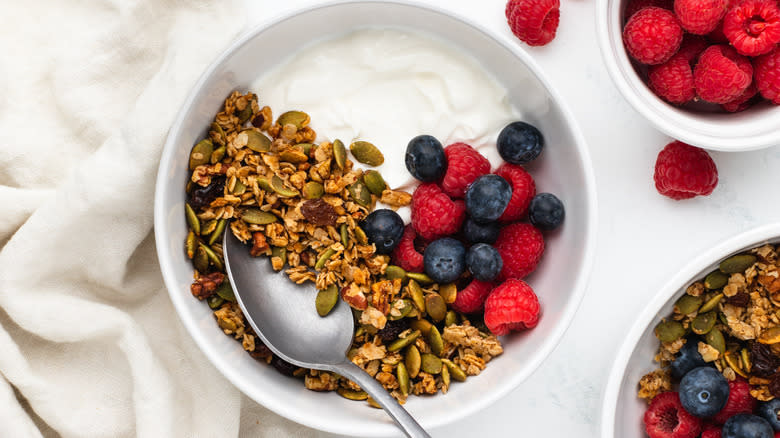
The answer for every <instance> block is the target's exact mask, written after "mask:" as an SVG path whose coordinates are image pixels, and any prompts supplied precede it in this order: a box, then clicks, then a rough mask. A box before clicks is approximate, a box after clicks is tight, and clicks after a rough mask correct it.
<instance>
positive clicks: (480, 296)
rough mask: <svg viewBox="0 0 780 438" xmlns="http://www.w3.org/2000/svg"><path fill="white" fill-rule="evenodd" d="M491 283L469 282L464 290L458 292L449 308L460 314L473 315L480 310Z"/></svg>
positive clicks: (490, 289) (491, 286)
mask: <svg viewBox="0 0 780 438" xmlns="http://www.w3.org/2000/svg"><path fill="white" fill-rule="evenodd" d="M492 290H493V283H491V282H489V281H479V280H471V283H469V285H468V286H466V288H465V289H463V290H462V291H460V292H458V296H457V298H455V302H454V303H452V305H451V306H450V307H452V308H453V310H455V311H456V312H460V313H474V312H478V311H480V310H482V307H483V306H484V304H485V298H487V296H488V294H490V291H492Z"/></svg>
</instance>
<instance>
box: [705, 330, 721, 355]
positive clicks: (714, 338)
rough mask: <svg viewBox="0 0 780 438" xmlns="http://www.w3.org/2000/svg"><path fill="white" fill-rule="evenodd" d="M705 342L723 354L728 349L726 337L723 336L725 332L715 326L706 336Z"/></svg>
mask: <svg viewBox="0 0 780 438" xmlns="http://www.w3.org/2000/svg"><path fill="white" fill-rule="evenodd" d="M704 342H706V343H707V344H709V345H710V346H711V347H712V348H714V349H716V350H718V351H719V352H720V353H721V354H723V353H724V352H725V351H726V339H724V338H723V333H721V332H720V330H718V329H716V328H713V329H712V330H710V331H709V333H707V335H706V336H705V337H704Z"/></svg>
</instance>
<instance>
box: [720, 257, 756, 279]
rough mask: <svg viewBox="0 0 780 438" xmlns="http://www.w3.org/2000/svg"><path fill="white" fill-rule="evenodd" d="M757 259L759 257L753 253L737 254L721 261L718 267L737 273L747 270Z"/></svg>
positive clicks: (727, 271) (728, 272) (727, 272)
mask: <svg viewBox="0 0 780 438" xmlns="http://www.w3.org/2000/svg"><path fill="white" fill-rule="evenodd" d="M756 260H757V257H756V256H754V255H752V254H737V255H734V256H731V257H729V258H727V259H726V260H723V261H722V262H720V266H719V267H718V268H719V269H720V270H721V271H722V272H724V273H726V274H736V273H739V272H745V271H746V270H747V268H749V267H751V266H753V263H755V262H756Z"/></svg>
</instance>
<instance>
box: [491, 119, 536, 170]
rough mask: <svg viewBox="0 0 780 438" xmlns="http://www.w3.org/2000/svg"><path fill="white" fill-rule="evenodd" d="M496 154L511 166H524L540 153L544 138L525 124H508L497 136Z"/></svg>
mask: <svg viewBox="0 0 780 438" xmlns="http://www.w3.org/2000/svg"><path fill="white" fill-rule="evenodd" d="M497 146H498V154H499V155H501V158H503V159H504V161H506V162H509V163H512V164H526V163H530V162H531V161H533V160H534V159H535V158H536V157H538V156H539V154H540V153H541V152H542V148H543V147H544V137H542V133H541V132H539V130H538V129H536V128H535V127H534V126H532V125H529V124H528V123H525V122H513V123H510V124H508V125H507V126H506V127H505V128H504V129H502V130H501V133H500V134H498V143H497Z"/></svg>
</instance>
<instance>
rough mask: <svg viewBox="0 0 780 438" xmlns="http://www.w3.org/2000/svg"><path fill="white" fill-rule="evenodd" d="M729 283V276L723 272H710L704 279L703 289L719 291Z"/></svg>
mask: <svg viewBox="0 0 780 438" xmlns="http://www.w3.org/2000/svg"><path fill="white" fill-rule="evenodd" d="M728 282H729V276H728V275H726V274H724V273H723V272H720V270H718V271H712V272H710V273H709V274H707V276H706V277H704V287H706V288H707V289H709V290H714V289H720V288H722V287H723V286H725V285H726V284H727V283H728Z"/></svg>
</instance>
